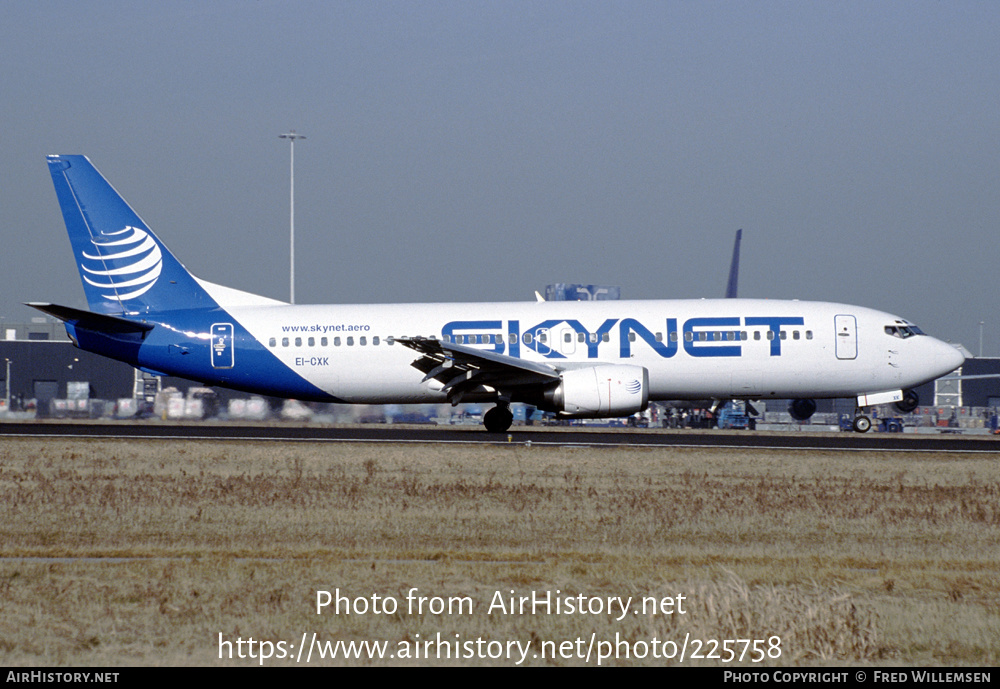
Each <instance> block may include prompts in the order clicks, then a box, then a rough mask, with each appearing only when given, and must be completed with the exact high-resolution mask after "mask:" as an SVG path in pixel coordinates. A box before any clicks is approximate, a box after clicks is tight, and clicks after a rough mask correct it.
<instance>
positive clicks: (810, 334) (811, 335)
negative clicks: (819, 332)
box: [806, 330, 813, 340]
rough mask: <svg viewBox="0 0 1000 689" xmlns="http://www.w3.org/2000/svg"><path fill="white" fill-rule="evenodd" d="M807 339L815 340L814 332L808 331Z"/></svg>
mask: <svg viewBox="0 0 1000 689" xmlns="http://www.w3.org/2000/svg"><path fill="white" fill-rule="evenodd" d="M806 339H807V340H811V339H813V331H812V330H806Z"/></svg>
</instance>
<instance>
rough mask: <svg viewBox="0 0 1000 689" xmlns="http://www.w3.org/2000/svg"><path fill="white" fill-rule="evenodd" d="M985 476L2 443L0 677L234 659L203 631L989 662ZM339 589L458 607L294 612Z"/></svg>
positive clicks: (384, 452) (457, 450)
mask: <svg viewBox="0 0 1000 689" xmlns="http://www.w3.org/2000/svg"><path fill="white" fill-rule="evenodd" d="M998 479H1000V465H998V463H997V462H996V460H995V458H991V457H989V456H985V455H975V456H974V455H970V456H954V455H934V454H919V455H911V454H891V453H843V454H841V453H832V452H808V451H802V452H793V451H770V450H759V451H733V450H711V449H697V450H695V449H669V448H665V449H645V448H644V449H623V448H604V449H596V448H551V447H538V446H534V447H526V446H524V445H518V444H512V445H509V446H494V447H480V446H474V445H467V446H464V445H457V446H453V445H449V446H441V445H419V446H414V445H394V444H337V443H315V444H313V443H242V442H209V441H204V442H202V441H136V440H129V441H63V440H17V439H15V440H8V441H5V443H4V445H3V446H2V448H0V556H2V557H4V558H19V559H7V560H5V561H2V562H0V606H2V611H3V614H2V615H0V662H3V663H6V664H8V665H27V664H31V665H48V664H75V665H87V664H93V665H120V664H222V665H229V664H245V663H251V664H252V663H253V661H251V660H249V659H245V660H229V659H222V660H220V659H219V657H218V655H219V654H218V635H219V634H220V633H222V634H223V635H225V638H227V639H232V640H235V639H236V638H244V639H246V638H249V637H251V636H252V637H254V638H255V639H257V640H260V639H265V640H270V641H272V642H275V643H276V642H278V641H281V640H285V641H286V642H289V643H290V642H292V641H294V642H295V643H296V644H297V643H298V642H299V640H300V638H301V636H302V634H303V633H312V632H316V633H317V634H318V635H319V637H320V638H321V639H327V640H336V639H341V640H352V639H353V640H387V641H389V642H390V643H391V644H393V645H394V647H395V646H396V645H399V644H402V645H404V646H407V645H409V646H407V647H411V648H417V647H418V644H419V643H420V642H421V641H422V640H423V641H426V640H427V639H429V638H433V637H434V636H435V635H436V634H439V633H440V634H441V636H442V637H443V638H444V639H445V640H446V641H447V640H454V639H456V636H455V635H456V634H457V635H459V637H458V638H460V639H462V640H465V639H476V638H479V637H481V638H483V639H486V640H494V641H504V642H505V641H507V640H511V639H517V640H521V641H522V642H523V643H525V644H528V643H530V644H532V646H531V648H532V649H533V650H532V653H537V652H539V650H540V649H542V648H543V647H544V644H545V643H546V642H549V643H554V644H556V646H558V644H559V643H560V642H562V641H565V640H570V639H577V638H587V639H589V638H590V637H591V635H592V634H593V635H594V636H595V638H596V639H598V640H614V639H615V638H616V634H617V635H618V638H620V639H625V640H626V641H629V642H631V643H633V644H640V647H641V644H642V643H647V642H648V641H649V640H650V639H652V638H654V637H655V638H657V639H659V640H660V641H661V642H662V641H664V640H673V639H683V638H684V637H685V635H687V636H688V637H689V638H697V639H717V640H722V639H730V638H761V639H767V638H769V637H772V636H779V637H780V638H781V645H780V647H781V656H780V657H779V658H776V659H774V658H770V659H766V660H765V662H764V664H765V665H802V664H831V663H838V664H839V663H849V664H871V663H885V664H895V665H909V664H929V665H935V664H942V665H954V664H971V665H995V664H997V662H998V660H1000V614H998V613H1000V605H998V603H997V601H998V600H1000V567H998V564H1000V563H998V559H1000V500H998V498H1000V495H998V492H1000V489H998V486H1000V480H998ZM24 558H27V559H24ZM35 558H70V559H68V560H65V561H63V560H52V559H35ZM89 558H96V560H91V559H89ZM111 558H126V559H125V560H113V559H111ZM337 588H339V589H340V590H341V591H342V592H346V593H349V595H350V596H351V597H357V596H360V597H367V598H368V599H370V598H371V596H372V595H373V594H377V595H379V596H392V597H394V598H395V599H397V600H400V601H401V600H404V598H405V595H406V592H407V591H408V590H410V589H411V588H417V589H418V590H419V591H420V592H421V593H422V594H423V595H426V596H441V597H445V598H447V597H449V596H457V597H466V596H468V597H470V598H471V599H472V600H473V601H474V602H475V609H474V611H473V613H472V614H470V615H447V614H445V615H433V614H423V615H412V614H408V613H406V612H403V613H397V614H394V615H374V614H367V615H335V614H333V613H331V612H329V611H328V612H325V613H324V614H321V615H317V614H316V612H315V597H316V591H317V590H318V589H321V590H331V591H332V590H334V589H337ZM511 589H513V590H514V591H515V595H518V596H520V595H530V593H531V592H532V591H538V592H539V593H545V592H552V593H553V594H554V593H555V591H556V590H559V591H560V592H561V594H562V595H576V594H578V593H584V594H586V595H588V596H591V595H593V596H633V597H641V596H657V597H664V596H672V595H677V594H683V595H685V596H686V600H687V604H688V606H689V609H688V611H687V612H686V614H684V615H679V614H674V615H645V616H644V615H628V616H626V618H625V619H623V620H621V621H619V620H616V619H614V617H611V616H608V615H553V614H544V613H537V614H529V615H523V616H514V615H502V614H487V613H486V611H487V609H488V607H489V604H490V601H491V600H492V599H493V597H494V596H495V595H496V594H497V592H498V591H499V592H501V594H502V595H507V594H509V592H510V590H511ZM942 620H947V624H942V623H941V621H942ZM272 662H273V664H281V663H280V662H277V661H272ZM284 662H285V663H287V662H288V661H284ZM327 662H328V664H329V662H330V661H327ZM344 662H345V661H338V662H336V663H334V664H343V663H344ZM351 662H352V664H355V663H360V664H399V663H404V662H405V663H411V664H419V665H423V664H439V665H451V664H495V665H513V664H514V661H513V660H510V659H508V658H506V657H504V658H499V659H496V660H479V659H461V660H454V659H450V660H449V659H437V660H426V659H420V660H410V661H402V660H400V659H398V658H396V659H394V660H392V661H388V660H382V661H367V660H366V661H363V662H362V661H351ZM314 663H316V661H315V660H314ZM528 663H529V664H551V663H555V664H571V665H572V664H583V663H584V661H583V660H581V659H579V658H576V657H572V658H559V659H550V658H544V659H543V658H535V657H531V658H529V659H528ZM613 663H617V664H677V660H676V658H675V659H672V660H665V659H653V658H651V657H648V656H647V657H646V658H642V659H636V658H635V657H631V658H628V659H621V658H619V659H618V660H609V661H607V664H613ZM590 664H594V661H593V660H592V661H591V663H590ZM684 664H722V663H721V661H719V660H714V661H713V660H711V659H707V660H695V661H692V660H691V659H690V658H686V659H685V661H684ZM743 665H746V666H752V665H753V664H752V663H750V662H749V661H748V660H746V659H745V660H744V663H743Z"/></svg>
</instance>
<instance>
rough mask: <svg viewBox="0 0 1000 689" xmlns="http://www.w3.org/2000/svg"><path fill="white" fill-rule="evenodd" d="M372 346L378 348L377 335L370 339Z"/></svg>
mask: <svg viewBox="0 0 1000 689" xmlns="http://www.w3.org/2000/svg"><path fill="white" fill-rule="evenodd" d="M372 345H373V346H375V347H377V346H378V335H376V336H375V337H373V338H372Z"/></svg>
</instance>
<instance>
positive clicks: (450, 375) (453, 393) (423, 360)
mask: <svg viewBox="0 0 1000 689" xmlns="http://www.w3.org/2000/svg"><path fill="white" fill-rule="evenodd" d="M396 342H399V343H401V344H403V345H405V346H407V347H409V348H410V349H414V350H416V351H417V352H419V353H420V354H422V355H423V356H421V357H420V358H418V359H416V360H414V362H413V364H412V365H413V367H414V368H416V369H418V370H420V371H423V373H424V378H423V380H422V381H421V382H426V381H428V380H432V379H433V380H437V381H439V382H440V383H441V384H442V385H443V386H444V387H443V388H442V389H441V391H442V392H443V393H445V394H446V395H447V396H448V401H449V402H451V403H452V404H458V403H459V402H461V401H462V397H463V396H465V394H466V393H468V392H470V391H472V390H476V389H477V388H480V387H481V386H486V387H490V388H493V389H495V390H497V391H498V392H499V393H500V394H501V395H510V391H511V389H513V388H518V387H525V386H538V385H544V384H546V383H554V382H556V381H558V380H559V370H558V369H556V368H555V367H554V366H549V365H548V364H541V363H536V362H532V361H523V360H521V359H515V358H514V357H511V356H506V355H503V354H497V353H496V352H487V351H483V350H482V349H476V348H475V347H468V346H465V345H458V344H452V343H450V342H443V341H441V340H433V339H430V338H427V337H398V338H396Z"/></svg>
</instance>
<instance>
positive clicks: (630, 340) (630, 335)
mask: <svg viewBox="0 0 1000 689" xmlns="http://www.w3.org/2000/svg"><path fill="white" fill-rule="evenodd" d="M628 341H629V342H635V333H629V334H628Z"/></svg>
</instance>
